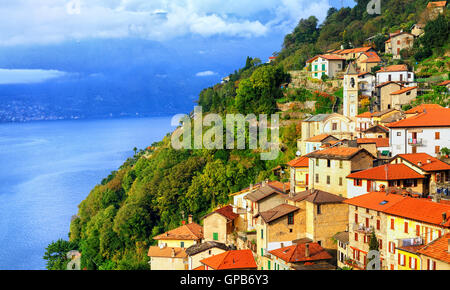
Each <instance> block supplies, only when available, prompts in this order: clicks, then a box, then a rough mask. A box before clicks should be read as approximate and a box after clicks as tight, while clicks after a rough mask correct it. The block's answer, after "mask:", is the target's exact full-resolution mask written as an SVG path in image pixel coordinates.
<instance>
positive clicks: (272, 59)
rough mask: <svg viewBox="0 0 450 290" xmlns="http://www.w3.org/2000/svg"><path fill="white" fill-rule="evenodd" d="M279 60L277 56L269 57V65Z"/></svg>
mask: <svg viewBox="0 0 450 290" xmlns="http://www.w3.org/2000/svg"><path fill="white" fill-rule="evenodd" d="M276 60H277V57H276V56H270V57H269V61H268V62H267V63H272V62H274V61H276Z"/></svg>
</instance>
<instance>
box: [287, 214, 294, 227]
mask: <svg viewBox="0 0 450 290" xmlns="http://www.w3.org/2000/svg"><path fill="white" fill-rule="evenodd" d="M293 224H294V213H293V212H291V213H290V214H288V225H293Z"/></svg>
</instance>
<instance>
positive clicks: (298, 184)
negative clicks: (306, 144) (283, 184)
mask: <svg viewBox="0 0 450 290" xmlns="http://www.w3.org/2000/svg"><path fill="white" fill-rule="evenodd" d="M287 165H288V166H289V170H290V191H291V192H294V193H295V192H301V191H305V190H307V189H308V182H309V159H308V157H305V156H301V157H299V158H296V159H294V160H291V161H290V162H289V163H288V164H287Z"/></svg>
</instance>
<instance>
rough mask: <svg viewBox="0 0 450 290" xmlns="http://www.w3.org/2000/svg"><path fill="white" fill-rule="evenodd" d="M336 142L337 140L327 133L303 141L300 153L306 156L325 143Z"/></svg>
mask: <svg viewBox="0 0 450 290" xmlns="http://www.w3.org/2000/svg"><path fill="white" fill-rule="evenodd" d="M337 140H339V139H338V138H336V137H334V136H333V135H330V134H327V133H324V134H320V135H316V136H313V137H311V138H309V139H307V140H306V141H304V142H303V144H300V146H301V147H300V148H301V150H300V152H303V153H304V154H305V155H306V154H308V153H311V152H313V151H316V150H319V149H320V147H321V146H322V145H323V144H324V143H326V142H329V141H337Z"/></svg>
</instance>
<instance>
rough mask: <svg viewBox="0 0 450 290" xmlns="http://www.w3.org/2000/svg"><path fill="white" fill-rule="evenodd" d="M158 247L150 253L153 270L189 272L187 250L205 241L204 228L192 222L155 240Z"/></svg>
mask: <svg viewBox="0 0 450 290" xmlns="http://www.w3.org/2000/svg"><path fill="white" fill-rule="evenodd" d="M153 239H154V240H157V241H158V245H157V246H151V247H150V249H149V251H148V256H149V257H150V267H151V269H152V270H187V269H188V259H187V254H186V248H188V247H191V246H193V245H196V244H200V243H201V241H202V239H203V228H202V227H201V226H200V225H198V224H196V223H194V222H192V216H189V223H188V224H186V225H182V226H181V227H178V228H176V229H173V230H171V231H168V232H165V233H163V234H161V235H158V236H156V237H154V238H153Z"/></svg>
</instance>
